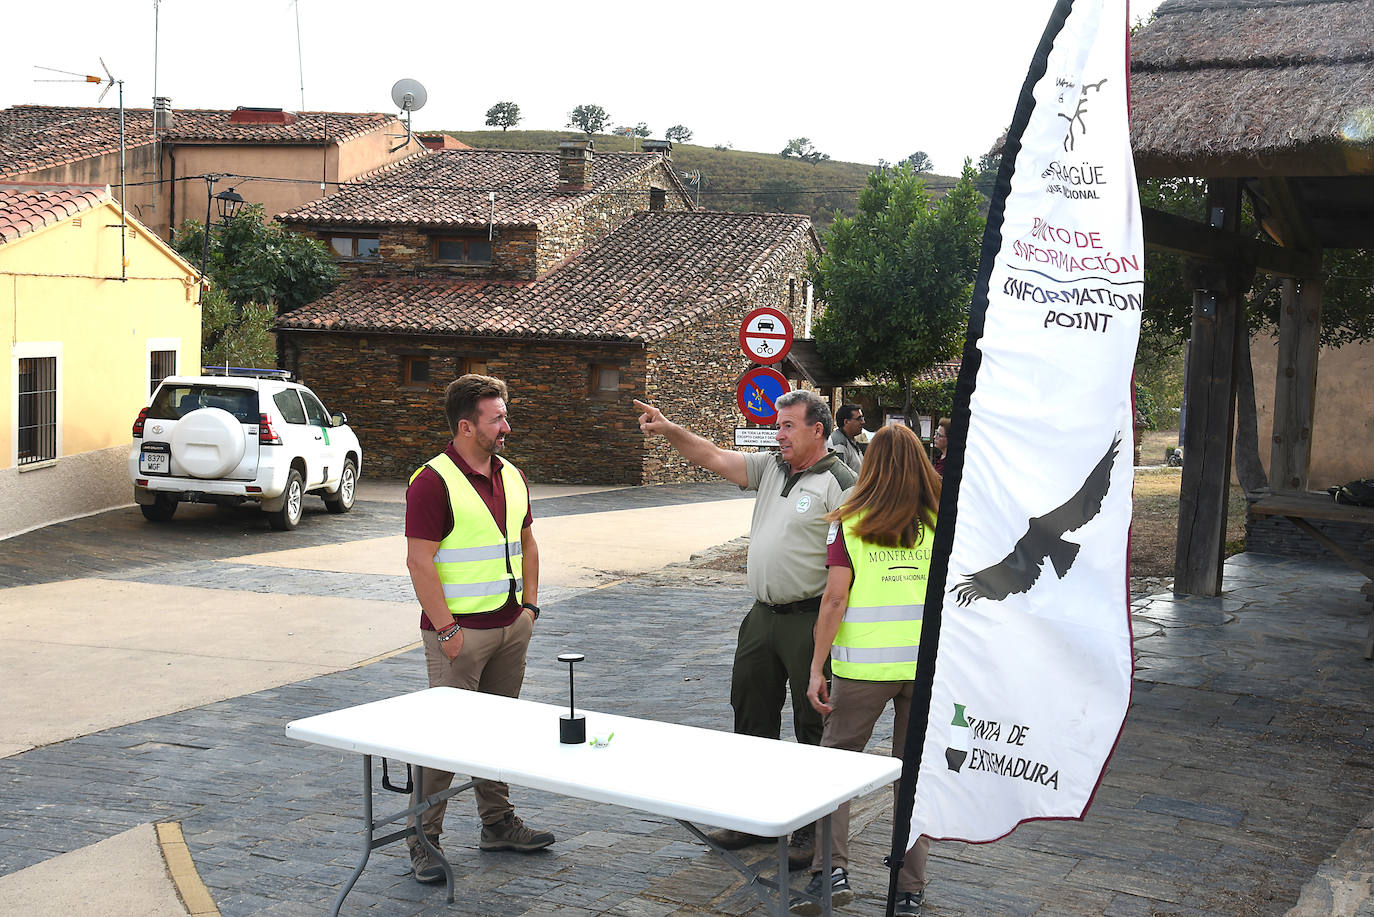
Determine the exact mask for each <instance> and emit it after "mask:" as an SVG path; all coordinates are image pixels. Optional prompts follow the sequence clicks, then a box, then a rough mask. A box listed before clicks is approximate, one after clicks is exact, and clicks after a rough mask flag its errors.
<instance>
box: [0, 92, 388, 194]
mask: <svg viewBox="0 0 1374 917" xmlns="http://www.w3.org/2000/svg"><path fill="white" fill-rule="evenodd" d="M232 114H233V112H232V111H227V110H223V111H221V110H197V109H186V110H182V109H174V110H173V112H172V116H173V117H172V129H171V130H169V131H168V132H167V133H166V138H167V139H168V140H171V141H174V142H176V143H267V144H300V143H314V144H321V143H324V142H325V140H326V139H328V141H330V142H336V141H339V140H347V139H349V138H351V137H355V136H359V135H361V134H366V133H369V132H371V131H375V130H382V129H384V128H387V127H388V125H392V124H393V123H394V122H395V118H393V117H392V116H391V115H384V114H377V113H367V114H345V113H339V112H318V111H303V112H297V113H296V120H295V123H293V124H262V123H247V124H232V123H230V121H229V118H230V116H231V115H232ZM124 138H125V139H124V143H125V147H126V148H127V149H134V148H136V147H140V146H143V145H145V144H148V143H152V142H153V112H152V109H148V108H126V109H125V110H124ZM118 149H119V110H118V109H117V108H60V107H56V106H49V105H16V106H14V107H13V108H7V109H4V110H3V111H0V178H5V177H7V176H13V175H19V174H23V173H25V172H32V171H34V170H36V169H46V168H49V167H51V166H57V165H63V164H65V163H70V162H77V161H79V160H82V159H89V158H90V157H92V156H99V155H102V154H104V153H109V152H113V151H117V150H118Z"/></svg>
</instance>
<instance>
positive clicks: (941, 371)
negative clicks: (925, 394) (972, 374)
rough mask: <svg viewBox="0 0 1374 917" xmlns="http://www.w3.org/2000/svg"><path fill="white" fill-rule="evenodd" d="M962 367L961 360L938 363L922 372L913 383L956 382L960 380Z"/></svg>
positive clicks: (913, 379) (914, 378)
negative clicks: (960, 368)
mask: <svg viewBox="0 0 1374 917" xmlns="http://www.w3.org/2000/svg"><path fill="white" fill-rule="evenodd" d="M961 365H962V363H961V361H959V360H950V361H948V362H945V363H936V364H935V365H934V366H932V367H930V369H924V370H921V371H920V372H919V373H917V374H916V375H915V376H914V377H913V378H912V381H913V382H954V381H956V380H957V379H958V378H959V367H960V366H961Z"/></svg>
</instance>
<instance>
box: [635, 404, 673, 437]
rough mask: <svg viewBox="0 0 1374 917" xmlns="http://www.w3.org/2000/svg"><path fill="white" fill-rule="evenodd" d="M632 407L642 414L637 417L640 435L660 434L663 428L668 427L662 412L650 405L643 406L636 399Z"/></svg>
mask: <svg viewBox="0 0 1374 917" xmlns="http://www.w3.org/2000/svg"><path fill="white" fill-rule="evenodd" d="M634 405H635V407H637V408H639V409H640V410H642V411H643V412H644V413H643V414H640V415H639V431H640V432H641V433H662V432H663V430H664V428H665V427H667V426H668V420H667V418H665V417H664V416H663V412H662V411H660V410H659V409H658V408H656V407H654V406H653V405H652V404H645V403H644V402H643V401H639V400H638V399H636V400H635V402H634Z"/></svg>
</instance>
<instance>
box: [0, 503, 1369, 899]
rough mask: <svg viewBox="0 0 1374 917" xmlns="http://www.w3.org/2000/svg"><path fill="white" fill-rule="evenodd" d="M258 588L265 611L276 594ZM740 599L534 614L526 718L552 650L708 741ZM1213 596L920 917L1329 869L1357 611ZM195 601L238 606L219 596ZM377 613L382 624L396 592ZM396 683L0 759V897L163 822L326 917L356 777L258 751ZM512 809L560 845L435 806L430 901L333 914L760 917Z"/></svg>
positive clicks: (1345, 579) (628, 852)
mask: <svg viewBox="0 0 1374 917" xmlns="http://www.w3.org/2000/svg"><path fill="white" fill-rule="evenodd" d="M617 493H620V492H617ZM612 496H614V495H600V494H599V495H587V496H586V497H577V498H566V499H568V500H586V499H589V498H597V499H602V500H606V499H609V498H610V497H612ZM706 498H708V499H719V498H720V496H719V492H716V493H710V494H708V496H707V497H706ZM560 499H563V498H560ZM607 508H624V505H623V504H622V505H620V506H611V505H608V507H607ZM386 512H387V509H386V508H384V507H380V506H377V507H376V509H373V508H372V506H371V505H370V506H369V507H368V514H364V515H362V516H360V517H359V519H358V520H357V521H358V522H360V523H362V525H363V527H364V528H365V527H367V526H368V525H371V524H373V522H372V520H373V519H374V518H375V519H377V520H380V521H378V522H377V523H376V524H377V525H378V527H379V528H380V527H381V524H382V522H385V524H386V525H388V526H392V527H393V528H391V529H390V530H391V531H394V526H395V524H396V518H397V517H395V516H394V515H393V516H392V517H388V518H383V517H386ZM393 513H394V510H393ZM352 515H353V514H350V516H352ZM140 521H141V517H140ZM331 521H334V520H330V519H321V520H320V522H321V523H325V522H331ZM304 529H305V526H303V527H302V529H300V530H297V531H298V532H300V531H303V530H304ZM250 537H252V536H250ZM350 537H352V536H350ZM359 537H366V536H359ZM190 540H191V541H194V536H192V537H191V538H190ZM233 547H234V549H235V550H234V553H246V550H245V549H244V547H243V546H242V545H241V544H236V545H234V546H233ZM262 549H264V548H262V547H258V546H254V547H253V548H251V549H250V550H262ZM206 553H207V554H212V553H214V552H213V551H207V552H206ZM220 556H233V554H221V555H220ZM111 563H114V561H111ZM214 566H227V565H216V564H204V565H203V566H201V565H197V563H196V562H195V561H194V560H186V559H182V558H175V559H173V558H168V559H167V560H166V561H164V565H161V566H160V565H158V564H156V563H146V564H140V565H139V566H138V567H137V568H136V569H128V568H127V567H126V568H123V572H122V573H121V576H123V577H127V578H132V579H138V578H140V577H147V578H149V580H150V581H156V580H157V579H159V578H162V577H168V576H171V577H187V576H192V575H196V576H199V575H201V574H203V573H204V572H206V569H207V568H211V567H214ZM288 572H289V571H288ZM254 573H255V574H257V575H258V576H261V575H264V573H265V571H264V570H262V569H261V568H255V570H254ZM221 574H223V571H218V572H216V574H215V575H216V576H220V575H221ZM283 575H284V576H285V578H284V579H282V580H281V581H280V582H276V583H274V584H273V586H272V589H273V591H276V590H278V589H280V590H281V591H291V580H290V578H289V576H286V575H285V574H283ZM740 579H741V578H740V577H739V576H738V575H737V574H728V573H718V572H715V571H711V570H699V569H689V568H683V569H680V570H675V571H665V574H664V575H663V576H657V577H647V578H645V579H644V580H643V581H637V582H623V583H618V584H614V585H611V586H608V587H605V588H601V589H596V590H584V591H581V592H578V593H576V594H572V593H569V594H566V595H562V596H557V597H551V599H549V600H545V601H544V606H545V615H544V617H542V618H541V620H540V624H539V627H538V631H537V633H536V636H535V640H534V643H533V645H532V648H531V666H530V671H529V675H528V677H527V683H526V689H525V693H524V696H526V697H528V698H531V699H534V700H544V701H550V702H558V701H561V700H562V699H563V696H564V695H563V692H564V690H565V684H566V683H565V679H566V669H564V668H563V667H562V666H561V665H559V664H557V663H556V662H555V661H554V656H555V655H556V654H557V653H559V652H563V651H578V652H582V653H585V654H586V656H587V661H586V662H585V663H584V664H582V665H581V666H579V671H578V678H579V682H578V692H579V697H580V698H581V699H582V700H583V702H584V703H585V705H586V707H587V708H588V709H593V710H606V711H612V712H617V713H625V714H629V715H633V716H643V717H653V718H656V719H663V720H670V721H674V722H680V723H686V724H690V725H697V726H706V727H712V728H728V724H729V722H730V710H729V706H728V696H727V695H728V681H729V670H730V661H731V652H732V648H733V642H734V634H735V630H736V628H737V626H738V622H739V620H740V618H741V617H742V615H743V613H744V611H745V609H746V608H747V607H748V604H749V598H748V595H747V592H746V590H745V589H744V587H743V585H742V583H741V582H740ZM236 583H237V585H235V584H236ZM1227 583H1228V587H1231V586H1234V588H1232V589H1231V591H1230V592H1228V594H1227V595H1226V596H1225V597H1223V598H1221V599H1211V600H1208V599H1186V600H1185V599H1174V598H1173V597H1171V596H1157V597H1146V598H1142V599H1139V600H1137V601H1136V603H1135V606H1134V621H1135V626H1136V648H1137V655H1138V657H1139V661H1138V669H1137V672H1136V680H1135V690H1134V696H1133V701H1132V705H1131V712H1130V716H1129V717H1128V719H1127V722H1126V725H1125V728H1124V730H1123V733H1122V736H1121V740H1120V743H1119V746H1118V749H1117V751H1116V754H1115V756H1114V758H1113V761H1112V764H1111V766H1110V768H1109V769H1108V772H1107V774H1106V776H1105V779H1104V781H1103V784H1102V786H1101V788H1100V790H1099V793H1098V795H1097V798H1096V801H1095V804H1094V806H1093V808H1092V810H1091V812H1090V813H1089V814H1088V816H1087V818H1086V819H1085V820H1083V821H1082V822H1036V823H1030V824H1027V825H1023V826H1022V827H1021V828H1019V829H1018V830H1017V831H1016V832H1014V833H1013V834H1012V835H1011V836H1010V837H1008V838H1007V839H1005V840H1003V841H1001V842H998V843H996V844H989V845H966V844H956V843H941V844H936V845H935V848H934V851H933V853H932V856H931V860H930V870H929V872H930V876H931V879H932V883H931V886H930V889H929V892H928V901H929V903H928V905H927V908H926V913H927V914H930V915H937V917H944V915H986V914H1014V915H1020V914H1025V915H1032V914H1034V915H1052V914H1053V915H1061V914H1062V915H1102V917H1135V915H1140V917H1145V915H1150V917H1173V915H1178V917H1183V915H1283V914H1285V913H1286V912H1287V911H1288V909H1289V908H1290V907H1292V906H1293V905H1294V903H1295V902H1296V901H1297V899H1298V897H1299V893H1300V891H1301V890H1302V888H1303V886H1304V884H1305V883H1309V880H1312V879H1313V877H1314V876H1316V875H1317V874H1318V872H1319V869H1321V868H1322V867H1324V866H1325V865H1327V864H1328V861H1329V858H1330V857H1331V856H1332V854H1333V853H1336V852H1337V850H1338V848H1341V847H1342V845H1344V847H1345V848H1350V847H1352V845H1351V844H1350V843H1349V842H1348V839H1349V838H1350V837H1352V836H1355V833H1356V832H1357V831H1358V830H1359V828H1360V825H1361V823H1362V819H1363V820H1364V821H1365V822H1368V817H1367V816H1368V815H1369V814H1370V811H1371V809H1374V802H1371V800H1374V767H1372V766H1371V765H1374V731H1372V730H1374V668H1371V666H1370V664H1369V663H1367V662H1366V661H1364V660H1363V659H1361V658H1360V652H1359V648H1360V645H1361V637H1362V635H1363V633H1364V628H1365V627H1366V626H1367V624H1366V621H1367V619H1366V617H1365V615H1366V614H1367V612H1366V609H1367V607H1368V606H1367V605H1366V604H1365V603H1363V602H1362V601H1361V600H1360V596H1359V593H1358V586H1359V581H1358V579H1357V578H1355V577H1353V576H1351V575H1349V574H1347V573H1345V572H1344V570H1343V569H1342V568H1338V567H1326V566H1321V565H1313V564H1310V563H1295V562H1288V561H1283V560H1276V559H1272V558H1261V557H1247V556H1243V557H1241V558H1237V559H1233V560H1232V561H1231V562H1230V563H1228V569H1227ZM219 584H220V586H221V587H222V588H239V589H244V590H245V591H247V592H250V593H251V592H252V591H253V589H254V588H256V586H255V585H253V583H252V580H251V578H247V579H245V578H242V577H238V576H236V575H235V572H234V571H230V572H229V573H228V574H224V575H223V579H222V580H221V581H220V583H219ZM297 585H300V584H299V583H298V584H297ZM350 585H351V586H356V587H357V588H359V589H362V590H368V589H377V588H379V591H381V592H387V591H388V590H389V591H391V592H392V593H395V592H396V589H395V586H396V584H383V585H382V586H381V587H378V586H376V585H369V584H363V583H350ZM348 594H353V593H351V592H349V593H348ZM394 598H395V600H397V601H407V599H406V597H405V596H404V594H403V591H402V593H401V594H400V595H395V596H394ZM245 600H246V601H251V597H247V596H246V597H245ZM422 669H423V666H422V661H421V655H420V654H419V652H418V651H412V652H408V653H404V654H401V655H398V656H394V657H391V658H388V659H384V660H382V661H379V662H375V663H372V664H370V665H366V666H363V667H361V668H357V669H352V670H349V671H344V672H339V673H336V674H332V675H327V676H322V677H318V678H313V679H310V680H307V681H302V682H298V683H295V684H291V685H286V686H283V687H280V688H276V689H272V690H268V691H262V692H258V693H256V694H252V695H248V696H245V697H239V698H235V699H232V700H227V701H223V702H219V703H215V704H210V705H207V706H204V707H200V708H197V709H194V710H188V711H183V712H180V713H176V714H171V715H167V716H163V717H158V718H156V719H151V720H146V721H143V722H140V723H135V724H131V725H128V726H122V727H119V728H115V729H110V730H106V731H104V732H100V733H96V734H93V735H90V736H85V737H82V738H78V739H73V740H70V741H67V742H62V743H58V744H55V745H51V746H47V747H44V748H38V749H34V750H32V751H29V752H25V753H23V754H19V755H15V756H12V757H9V758H5V759H0V811H4V812H5V813H6V817H5V818H4V819H3V821H0V874H7V873H10V872H13V871H15V870H18V869H22V868H24V867H26V866H29V865H32V864H34V863H39V862H43V861H45V860H47V859H49V858H51V857H53V856H55V855H57V854H59V853H62V852H65V851H69V850H73V849H76V848H80V847H83V846H86V845H88V844H92V843H95V842H97V841H99V840H102V839H104V838H107V837H112V836H114V835H116V834H118V833H120V832H122V831H125V830H127V829H129V828H131V827H133V826H136V825H139V824H143V823H146V822H149V821H158V820H179V821H181V822H182V824H183V828H184V831H185V835H186V840H187V842H188V844H189V846H190V849H191V852H192V854H193V856H194V857H195V861H196V864H197V866H198V868H199V870H200V873H201V876H202V878H203V879H204V881H205V883H206V885H207V886H208V887H209V889H210V891H211V893H212V894H213V896H214V898H215V901H216V903H217V904H218V906H219V908H220V910H221V912H222V913H223V914H224V915H226V917H236V915H249V914H255V915H273V917H287V915H305V914H311V915H314V914H322V913H325V912H326V911H327V909H328V905H329V903H330V901H331V900H332V898H333V895H334V894H335V892H336V890H337V888H338V887H339V885H340V884H341V883H342V882H343V881H344V879H345V877H346V876H347V874H348V872H349V871H350V870H351V868H352V866H353V864H354V863H355V862H356V859H357V856H358V843H359V835H358V829H359V805H358V802H359V800H358V793H359V789H360V784H361V767H362V765H361V758H360V757H359V756H357V755H351V754H344V753H341V752H334V751H330V750H328V749H323V748H318V747H315V746H309V745H302V744H300V743H297V742H294V741H291V740H288V739H286V738H285V736H284V735H283V734H282V727H283V726H284V724H285V723H286V722H288V721H289V720H291V719H295V718H298V717H302V716H307V715H310V714H313V713H318V712H322V711H325V710H331V709H337V708H339V707H344V706H348V705H352V704H357V703H363V702H366V701H370V700H374V699H377V698H380V697H384V696H389V695H392V694H397V693H401V692H405V691H412V690H417V689H419V688H422V687H424V686H425V684H424V676H423V672H422ZM118 690H119V687H118V685H111V686H110V691H111V694H112V695H115V694H117V692H118ZM787 720H788V717H786V716H785V717H784V722H785V723H786V722H787ZM455 728H461V726H460V725H459V726H457V727H455ZM890 738H891V723H890V722H881V723H880V724H879V727H878V729H877V731H876V732H875V736H874V741H873V743H872V744H873V748H872V750H878V751H881V752H886V751H887V747H888V743H889V742H890ZM474 740H475V741H481V740H483V737H480V736H477V737H474ZM741 766H747V762H741ZM376 797H377V806H378V809H379V811H383V810H390V809H392V808H393V807H400V806H401V805H402V804H403V803H402V797H400V796H393V795H392V794H389V793H385V792H382V791H380V789H379V790H378V792H377V794H376ZM514 797H515V800H516V804H517V806H518V807H519V809H520V811H521V812H522V814H523V815H524V816H525V817H526V818H527V819H528V820H529V821H530V822H532V823H534V824H536V825H538V826H540V827H547V828H549V829H551V830H552V831H554V832H555V834H556V835H557V836H558V837H559V843H557V844H556V845H555V846H554V847H552V848H550V849H549V850H547V851H544V852H541V853H538V854H534V855H528V856H522V855H519V854H511V853H497V854H484V853H481V852H479V851H478V850H477V849H476V832H477V824H476V818H475V817H474V815H473V813H472V808H471V802H470V800H469V799H467V798H466V797H460V798H459V799H458V800H457V801H456V802H455V803H454V804H453V806H452V807H451V812H450V815H449V819H448V830H447V832H446V834H445V839H444V846H445V849H446V851H447V852H448V854H449V856H450V858H451V859H452V860H453V862H454V865H455V868H456V872H457V876H458V884H457V900H456V902H455V903H454V904H453V905H452V906H450V905H448V904H447V903H446V902H445V900H444V893H443V890H442V888H434V887H422V886H419V885H417V884H415V883H414V882H413V881H412V880H411V879H410V878H408V877H407V876H406V870H407V867H408V861H407V860H406V858H405V856H404V854H403V853H402V852H401V851H402V850H403V848H401V847H396V848H392V849H389V850H381V851H377V852H376V853H374V854H373V857H372V861H371V863H370V864H369V868H368V870H367V872H366V873H365V874H364V875H363V877H362V879H361V880H360V881H359V883H358V885H357V886H356V887H355V889H354V891H353V892H352V894H351V895H350V896H349V899H348V903H347V906H346V908H345V913H347V914H359V913H377V914H389V915H390V914H394V915H426V917H428V915H436V917H437V915H525V914H532V915H568V917H576V915H583V914H586V915H592V914H606V915H615V917H640V915H643V917H667V915H670V914H697V913H709V914H723V915H738V914H745V913H756V912H759V911H760V908H759V907H758V904H757V901H756V899H755V898H754V897H753V895H752V894H751V893H750V892H748V891H747V890H746V889H743V888H742V887H741V883H740V881H739V880H738V878H737V877H736V876H735V875H734V874H733V873H732V872H730V871H729V870H728V869H727V868H726V867H725V866H723V864H721V863H720V862H719V861H718V860H717V859H716V858H714V857H713V856H712V855H710V854H709V853H706V852H705V851H704V849H703V848H701V847H699V846H697V845H695V844H693V843H691V842H690V841H691V839H690V837H689V835H687V834H686V832H684V831H683V830H682V829H681V828H680V827H679V826H677V825H676V824H675V823H672V822H670V821H667V820H664V819H658V818H651V817H646V816H643V815H640V814H638V813H635V812H631V811H627V810H624V809H620V808H617V807H614V806H607V805H601V804H594V803H588V802H582V801H579V800H572V799H566V798H563V797H558V796H553V795H551V794H547V793H540V792H535V791H529V790H523V789H519V788H517V789H515V790H514ZM889 803H890V794H889V793H887V792H886V791H883V792H879V793H875V794H873V795H872V796H870V797H868V798H866V799H865V800H863V801H862V802H861V803H860V804H859V805H858V806H857V807H856V813H855V818H854V826H855V829H856V841H855V845H854V864H853V868H852V882H853V884H854V886H855V889H856V892H857V893H858V894H857V897H856V900H855V902H854V903H853V904H851V905H850V906H849V907H848V908H846V909H844V911H842V912H848V913H868V914H877V913H880V912H881V906H882V901H883V896H884V894H885V890H886V874H885V872H884V870H883V868H882V866H881V859H882V856H883V854H884V853H885V852H886V848H887V846H888V838H889V836H890V830H891V820H890V808H889ZM1353 846H1354V847H1356V848H1358V847H1359V845H1353ZM768 852H769V849H768V848H755V849H754V850H752V851H750V853H751V854H752V855H753V856H755V857H758V858H762V857H763V856H765V855H767V853H768ZM1353 855H1355V856H1359V855H1360V854H1359V852H1358V849H1357V850H1356V852H1355V854H1353ZM1328 869H1329V867H1328ZM1361 913H1363V912H1361Z"/></svg>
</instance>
